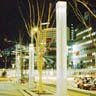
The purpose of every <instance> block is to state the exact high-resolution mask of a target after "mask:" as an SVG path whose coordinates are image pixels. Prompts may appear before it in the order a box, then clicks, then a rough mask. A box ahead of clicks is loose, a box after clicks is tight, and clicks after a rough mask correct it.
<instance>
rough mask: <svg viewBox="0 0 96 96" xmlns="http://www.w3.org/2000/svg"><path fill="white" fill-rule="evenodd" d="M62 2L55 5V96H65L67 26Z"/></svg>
mask: <svg viewBox="0 0 96 96" xmlns="http://www.w3.org/2000/svg"><path fill="white" fill-rule="evenodd" d="M66 7H67V4H66V2H64V1H58V2H57V4H56V38H57V39H56V40H57V41H56V47H57V48H56V49H57V51H56V52H57V56H56V60H57V61H56V62H57V85H56V87H57V88H56V92H57V93H56V96H67V35H66V31H67V26H66V24H67V23H66V19H67V18H66V15H67V14H66V9H67V8H66Z"/></svg>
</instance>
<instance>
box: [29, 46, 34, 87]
mask: <svg viewBox="0 0 96 96" xmlns="http://www.w3.org/2000/svg"><path fill="white" fill-rule="evenodd" d="M33 87H34V45H33V44H30V45H29V88H33Z"/></svg>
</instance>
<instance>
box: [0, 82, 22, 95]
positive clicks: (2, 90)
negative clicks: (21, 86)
mask: <svg viewBox="0 0 96 96" xmlns="http://www.w3.org/2000/svg"><path fill="white" fill-rule="evenodd" d="M0 96H23V95H22V94H21V93H20V92H19V90H18V88H16V87H15V86H14V84H13V83H11V82H7V81H0Z"/></svg>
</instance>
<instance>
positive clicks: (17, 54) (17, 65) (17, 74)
mask: <svg viewBox="0 0 96 96" xmlns="http://www.w3.org/2000/svg"><path fill="white" fill-rule="evenodd" d="M18 47H19V45H16V62H15V63H16V77H17V82H18V83H19V82H20V79H21V70H20V54H19V53H18Z"/></svg>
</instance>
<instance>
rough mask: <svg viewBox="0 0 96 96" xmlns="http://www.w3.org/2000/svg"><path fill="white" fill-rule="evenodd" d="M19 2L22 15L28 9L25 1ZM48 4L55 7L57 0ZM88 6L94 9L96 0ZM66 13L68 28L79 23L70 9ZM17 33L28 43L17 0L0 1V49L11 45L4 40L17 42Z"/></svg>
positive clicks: (28, 39)
mask: <svg viewBox="0 0 96 96" xmlns="http://www.w3.org/2000/svg"><path fill="white" fill-rule="evenodd" d="M19 1H20V2H19V3H20V6H21V8H22V10H23V13H24V12H25V10H27V9H28V2H27V0H19ZM30 1H32V0H30ZM33 1H35V0H33ZM42 1H43V0H38V2H39V3H40V4H42ZM69 1H71V0H69ZM85 1H86V0H85ZM48 2H52V4H53V6H55V3H56V2H57V0H46V6H47V4H48ZM34 4H35V3H34ZM90 6H91V7H92V8H93V9H96V0H90ZM81 10H82V12H84V11H85V10H84V11H83V7H81ZM95 11H96V10H95ZM67 13H68V26H70V24H71V23H73V24H75V25H77V24H79V23H80V22H79V21H78V20H77V19H76V16H75V15H74V13H73V11H72V8H70V7H68V12H67ZM24 15H25V19H26V20H27V16H26V14H25V13H24ZM19 33H21V35H22V34H24V36H23V39H24V42H26V43H28V42H30V38H29V36H28V34H27V32H26V29H25V27H24V22H23V20H22V18H21V15H20V12H19V10H18V3H17V0H0V49H4V48H7V47H9V46H10V45H12V42H11V43H8V42H5V41H4V40H6V39H7V40H11V41H14V42H15V41H16V42H18V40H19V39H18V37H19Z"/></svg>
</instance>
